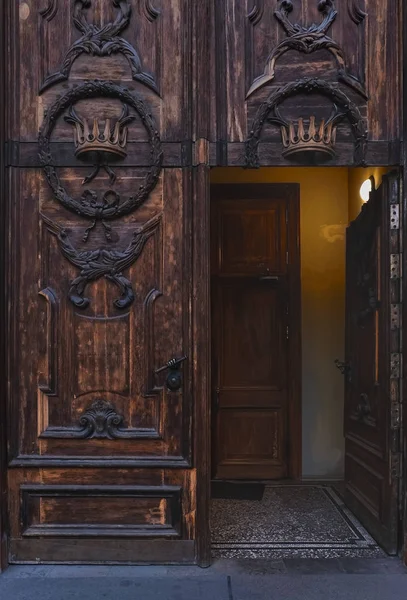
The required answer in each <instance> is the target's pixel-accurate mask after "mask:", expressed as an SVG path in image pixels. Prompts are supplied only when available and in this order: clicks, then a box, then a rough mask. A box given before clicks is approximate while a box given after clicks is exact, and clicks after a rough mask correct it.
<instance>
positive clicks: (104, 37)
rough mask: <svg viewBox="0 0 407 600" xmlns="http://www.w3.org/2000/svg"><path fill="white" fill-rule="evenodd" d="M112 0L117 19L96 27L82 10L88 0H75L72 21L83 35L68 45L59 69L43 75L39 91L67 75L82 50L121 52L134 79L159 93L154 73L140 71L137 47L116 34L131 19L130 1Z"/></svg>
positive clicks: (153, 12) (150, 10) (152, 10)
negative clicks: (44, 77)
mask: <svg viewBox="0 0 407 600" xmlns="http://www.w3.org/2000/svg"><path fill="white" fill-rule="evenodd" d="M55 2H56V0H50V4H49V6H52V3H55ZM112 2H113V6H115V7H116V8H117V9H118V13H117V16H116V19H115V20H114V21H113V22H112V23H107V25H104V26H103V27H96V26H95V25H93V24H89V23H88V21H87V19H86V12H85V11H86V9H88V8H89V7H90V6H91V0H75V3H74V11H73V22H74V25H75V27H76V29H77V30H78V31H80V32H81V33H82V37H80V38H79V40H77V41H76V42H74V43H73V44H72V46H71V47H70V48H69V50H68V51H67V53H66V54H65V58H64V61H63V63H62V67H61V68H60V70H59V71H57V72H55V73H52V74H51V75H49V76H48V77H47V78H46V79H45V81H44V83H43V84H42V86H41V88H40V94H42V93H43V92H44V91H45V90H46V89H47V88H49V87H50V86H52V85H54V84H56V83H60V82H61V81H66V80H67V79H69V74H70V72H71V68H72V65H73V63H74V62H75V60H76V59H77V58H78V57H79V56H81V55H82V54H88V55H90V56H110V55H111V54H123V56H125V57H126V59H127V61H128V63H129V65H130V68H131V73H132V77H133V79H134V80H136V81H140V82H141V83H143V84H144V85H145V86H147V87H148V88H150V89H151V90H152V91H153V92H155V93H156V94H157V95H160V94H159V91H158V87H157V84H156V82H155V80H154V77H153V76H152V75H150V74H148V73H145V72H144V71H143V69H142V63H141V59H140V57H139V55H138V53H137V51H136V49H135V48H134V47H133V46H132V45H131V44H130V43H129V42H128V41H127V40H125V39H124V38H122V37H120V36H119V33H121V32H122V31H123V30H124V29H126V27H127V26H128V25H129V23H130V16H131V5H130V3H129V0H112ZM147 6H148V7H149V8H148V10H147V8H146V10H147V12H148V14H149V15H150V17H153V18H156V16H158V14H157V15H156V13H157V11H156V9H155V8H153V6H152V4H151V2H149V1H148V0H146V7H147ZM48 10H52V9H49V8H47V9H45V15H47V14H48ZM155 15H156V16H155ZM43 16H44V15H43ZM47 18H48V17H47ZM48 20H50V19H48Z"/></svg>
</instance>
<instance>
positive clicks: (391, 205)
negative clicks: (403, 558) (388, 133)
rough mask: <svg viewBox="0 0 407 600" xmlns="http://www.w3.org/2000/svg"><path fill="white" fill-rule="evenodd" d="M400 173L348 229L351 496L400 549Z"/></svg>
mask: <svg viewBox="0 0 407 600" xmlns="http://www.w3.org/2000/svg"><path fill="white" fill-rule="evenodd" d="M400 210H401V205H400V190H399V177H398V175H394V174H391V175H388V176H385V178H384V181H383V183H382V185H381V186H380V187H379V188H378V189H377V190H374V191H373V192H372V193H371V195H370V200H369V201H368V202H367V204H365V205H364V206H363V209H362V211H361V213H360V215H359V216H358V218H357V219H356V220H355V221H354V222H353V223H351V225H350V226H349V228H348V232H347V255H346V293H347V297H346V364H344V365H340V366H341V368H342V370H343V371H344V375H345V380H346V387H345V390H346V392H345V439H346V442H345V444H346V445H345V480H346V481H345V482H346V498H345V500H346V503H347V505H348V506H349V507H350V508H351V509H352V510H353V511H354V513H355V514H356V515H357V516H358V517H359V518H360V520H361V521H362V522H363V523H364V524H365V525H366V527H367V528H368V529H369V531H370V532H371V533H372V535H374V536H375V537H376V539H377V540H378V542H380V543H381V544H382V546H383V547H384V548H385V549H386V550H387V552H389V553H391V554H394V553H396V552H397V550H398V529H399V521H398V519H399V493H400V490H399V484H400V476H401V471H400V469H401V464H400V463H401V454H400V453H401V450H402V449H401V446H400V419H401V409H400V403H401V335H400V325H401V295H400V292H401V289H400V286H401V254H400V251H401V247H400V223H401V215H400Z"/></svg>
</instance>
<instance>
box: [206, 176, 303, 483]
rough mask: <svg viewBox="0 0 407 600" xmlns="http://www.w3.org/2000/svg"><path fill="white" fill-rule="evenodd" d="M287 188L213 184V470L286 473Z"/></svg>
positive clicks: (245, 474)
mask: <svg viewBox="0 0 407 600" xmlns="http://www.w3.org/2000/svg"><path fill="white" fill-rule="evenodd" d="M283 188H284V189H283ZM290 192H291V194H292V190H290V187H289V186H287V187H285V186H243V187H242V186H214V190H213V202H212V343H213V350H212V371H213V373H212V376H213V398H214V429H213V446H214V449H213V473H214V476H215V477H217V478H236V479H239V478H246V479H247V478H249V479H250V478H264V479H273V478H283V477H286V476H287V475H288V473H289V455H288V446H289V443H288V438H287V436H288V427H289V425H288V420H289V414H290V395H289V388H290V384H289V368H290V367H289V351H290V344H289V340H288V336H287V332H288V329H287V326H288V319H289V306H290V296H289V290H290V289H292V288H291V285H292V282H291V280H290V277H289V275H288V268H289V267H288V262H287V261H289V260H290V259H289V253H290V252H292V253H293V260H295V258H294V255H296V243H297V238H296V237H295V236H294V237H293V238H292V237H290V240H288V231H289V226H288V222H287V215H288V206H287V204H288V198H290V200H291V201H292V203H293V205H294V204H295V198H294V197H292V196H293V194H292V196H291V194H290ZM294 210H295V209H294V208H293V212H294ZM295 218H296V217H295V216H293V219H294V220H295ZM294 229H295V226H293V229H292V230H290V231H294ZM289 248H290V252H289ZM294 271H295V268H293V269H292V271H291V273H290V276H291V277H293V278H294V277H295V273H294ZM294 362H295V361H293V364H294Z"/></svg>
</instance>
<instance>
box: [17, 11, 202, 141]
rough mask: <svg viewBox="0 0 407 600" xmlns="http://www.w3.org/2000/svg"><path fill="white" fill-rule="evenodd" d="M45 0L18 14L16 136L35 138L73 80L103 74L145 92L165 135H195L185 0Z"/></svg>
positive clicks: (78, 81)
mask: <svg viewBox="0 0 407 600" xmlns="http://www.w3.org/2000/svg"><path fill="white" fill-rule="evenodd" d="M40 4H41V5H42V6H41V8H39V6H37V5H36V4H35V3H33V2H31V1H30V2H24V3H22V6H21V7H20V11H19V13H18V9H17V14H16V15H15V17H14V19H12V27H14V34H15V37H14V44H15V53H16V56H15V60H16V65H17V73H16V75H17V85H18V87H19V91H20V93H19V98H20V103H19V106H18V109H19V110H18V111H17V110H15V114H14V123H13V125H14V127H13V129H14V135H13V138H14V139H21V140H24V141H26V142H28V141H33V140H35V139H36V136H37V132H38V129H39V127H40V125H41V121H42V116H43V112H44V110H46V109H47V107H48V106H49V105H50V104H51V103H52V101H53V100H54V99H55V97H56V96H57V95H58V94H61V93H64V91H66V86H67V85H69V87H71V86H73V85H75V84H77V85H80V84H82V83H84V81H86V80H97V79H99V80H101V81H102V80H111V81H113V82H114V83H120V84H121V85H122V86H124V87H126V86H127V87H128V88H129V89H130V90H135V91H137V92H138V93H140V94H141V95H142V97H143V99H144V101H145V102H146V103H147V104H148V105H149V107H150V111H151V112H152V113H153V116H154V118H155V119H156V121H157V125H158V127H159V130H160V132H161V135H162V139H163V140H165V141H174V142H175V141H176V142H181V141H182V140H187V139H190V137H191V127H192V122H191V120H190V119H185V114H186V112H185V111H188V110H190V109H189V105H190V103H189V94H190V87H189V83H188V82H189V78H190V75H191V70H190V60H189V56H188V48H189V40H190V36H191V28H190V26H189V23H188V18H187V13H188V3H187V2H186V0H171V2H166V3H165V7H163V6H162V0H140V1H138V0H137V1H134V0H120V1H119V2H116V0H73V1H72V2H62V0H50V1H49V2H48V0H44V1H43V2H41V3H40ZM164 40H165V44H164ZM17 42H18V43H17ZM27 48H30V52H27V51H26V49H27ZM15 85H16V83H15ZM16 97H17V96H16ZM16 108H17V107H16ZM21 115H24V117H23V118H21ZM137 141H140V140H138V139H137V138H136V139H133V140H132V142H137Z"/></svg>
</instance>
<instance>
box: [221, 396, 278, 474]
mask: <svg viewBox="0 0 407 600" xmlns="http://www.w3.org/2000/svg"><path fill="white" fill-rule="evenodd" d="M285 435H286V431H285V415H284V411H283V410H282V409H280V410H275V409H274V410H262V409H257V410H253V409H252V408H251V407H250V408H242V409H237V408H232V409H229V408H228V409H224V410H222V409H220V411H219V416H218V436H219V455H218V465H217V472H216V475H217V477H218V478H222V477H226V478H232V479H233V478H236V479H239V478H244V479H246V478H247V479H251V478H256V477H258V478H260V477H263V476H264V473H268V474H270V473H273V475H275V476H276V477H280V478H283V477H285V476H286V474H287V467H286V452H285V448H284V439H285Z"/></svg>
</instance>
